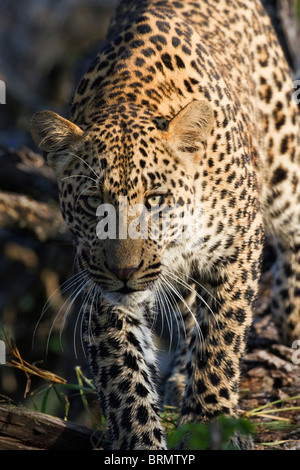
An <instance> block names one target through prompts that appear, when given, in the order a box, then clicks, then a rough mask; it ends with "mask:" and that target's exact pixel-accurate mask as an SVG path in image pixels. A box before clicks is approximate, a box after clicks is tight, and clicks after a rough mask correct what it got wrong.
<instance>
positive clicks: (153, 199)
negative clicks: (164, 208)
mask: <svg viewBox="0 0 300 470" xmlns="http://www.w3.org/2000/svg"><path fill="white" fill-rule="evenodd" d="M163 202H164V196H163V195H162V194H153V195H152V196H149V197H147V199H146V207H147V208H148V209H151V208H154V209H155V208H156V207H158V206H160V205H161V204H162V203H163Z"/></svg>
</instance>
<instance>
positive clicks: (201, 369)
mask: <svg viewBox="0 0 300 470" xmlns="http://www.w3.org/2000/svg"><path fill="white" fill-rule="evenodd" d="M31 134H32V137H33V140H34V141H35V143H36V144H37V146H38V147H39V148H40V149H41V150H42V151H43V152H44V155H45V158H46V160H47V162H48V164H49V165H50V166H51V167H52V168H53V169H54V171H55V174H56V177H57V181H58V187H59V199H60V206H61V211H62V214H63V218H64V220H65V222H66V224H67V226H68V227H69V230H70V232H71V234H72V237H73V240H74V246H75V248H76V263H77V269H78V274H77V276H78V277H77V278H76V282H77V286H78V291H80V293H81V294H82V305H81V310H82V323H83V327H82V328H83V333H82V334H83V341H84V345H85V346H84V347H85V350H86V354H87V358H88V362H89V366H90V370H91V374H92V377H93V381H94V384H95V388H96V390H97V394H98V398H99V403H100V406H101V409H102V411H103V413H104V416H105V419H106V425H107V429H108V436H109V442H110V448H111V449H119V450H120V449H124V450H140V449H145V450H151V449H152V450H164V449H166V448H167V438H166V435H165V434H166V433H165V429H164V427H163V425H162V422H161V415H160V413H161V409H162V406H164V405H165V404H169V405H171V406H177V407H178V409H179V412H178V416H179V417H178V422H177V426H178V428H180V427H181V426H183V425H185V424H186V423H190V422H202V423H210V422H212V421H213V420H215V419H217V417H218V416H220V415H225V416H232V417H238V416H239V405H238V398H239V383H240V375H241V367H242V364H243V359H244V356H245V352H246V345H247V338H248V335H249V331H250V329H251V324H252V319H253V313H254V312H255V306H256V302H257V296H258V291H259V287H260V275H261V270H262V257H263V249H264V245H265V242H266V240H268V241H270V242H271V243H272V246H273V249H274V253H275V254H276V257H275V259H274V263H275V264H274V270H273V277H274V286H273V291H272V299H271V306H270V309H271V311H272V315H273V318H274V322H275V324H276V326H277V329H278V335H279V337H280V341H282V342H283V343H284V344H287V345H289V346H291V344H292V342H293V341H294V340H297V339H299V338H300V321H299V320H300V318H299V317H300V230H299V227H300V183H299V180H300V165H299V163H300V145H299V144H300V142H299V139H300V120H299V109H298V107H297V103H296V102H295V100H294V99H293V84H292V78H291V71H290V69H289V66H288V64H287V61H286V58H285V55H284V53H283V51H282V49H281V46H280V44H279V42H278V39H277V37H276V33H275V31H274V29H273V26H272V24H271V22H270V18H269V16H268V15H267V13H266V11H265V10H264V7H263V6H262V4H261V2H260V0H243V1H241V0H187V1H186V0H185V1H184V2H183V0H139V1H133V0H122V1H121V2H119V4H118V6H117V7H116V10H115V13H114V14H113V16H112V19H111V22H110V26H109V28H108V33H107V36H106V40H105V41H104V43H103V44H102V45H101V50H100V51H99V54H98V55H97V56H96V58H95V59H94V61H93V62H92V63H91V65H90V66H89V68H88V70H87V71H86V73H85V74H84V75H83V77H82V79H81V80H80V81H79V84H78V87H77V89H76V91H75V93H74V96H73V99H72V102H71V104H70V113H69V116H68V118H65V117H63V116H61V115H59V114H57V113H56V112H54V111H50V110H43V111H37V112H36V113H35V114H34V116H33V117H32V120H31ZM136 206H137V207H140V211H132V208H133V207H136ZM110 209H113V212H112V211H111V210H110ZM108 215H109V216H108ZM166 215H169V218H168V221H169V223H168V224H167V223H164V221H165V218H166ZM153 220H156V224H154V227H155V230H151V227H150V225H151V226H152V225H153ZM129 229H131V235H132V236H129V232H130V230H129ZM160 332H167V335H168V336H169V342H172V344H173V345H174V347H173V348H172V355H170V364H169V372H168V373H165V374H163V373H162V369H163V363H162V362H159V359H158V358H159V354H160V353H161V349H162V348H163V347H164V345H162V344H163V343H162V342H160V341H159V340H160V339H161V338H160V336H162V334H160ZM166 344H167V343H166ZM166 349H168V345H167V346H166ZM162 376H163V378H161V377H162ZM233 440H234V442H235V445H236V447H237V448H240V449H249V448H251V445H252V444H251V442H250V441H251V439H249V438H244V437H243V436H241V435H240V434H235V436H234V438H233ZM186 445H187V444H186V442H184V441H183V444H182V445H181V448H185V446H186ZM179 447H180V446H179Z"/></svg>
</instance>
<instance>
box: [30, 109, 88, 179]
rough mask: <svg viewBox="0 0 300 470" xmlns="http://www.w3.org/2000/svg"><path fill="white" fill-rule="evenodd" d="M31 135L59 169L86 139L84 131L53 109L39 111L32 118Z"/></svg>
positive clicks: (53, 165) (48, 159) (51, 162)
mask: <svg viewBox="0 0 300 470" xmlns="http://www.w3.org/2000/svg"><path fill="white" fill-rule="evenodd" d="M30 130H31V135H32V138H33V140H34V141H35V143H36V144H37V146H38V147H39V148H40V149H41V150H43V151H44V152H45V153H46V154H47V161H48V163H49V165H50V166H52V167H53V168H54V170H56V171H59V170H61V169H62V168H63V167H65V166H66V165H67V163H68V162H69V160H70V157H68V153H71V152H72V151H73V152H74V151H75V150H76V149H78V148H79V147H80V145H81V144H82V142H83V140H84V132H83V130H82V129H80V127H78V126H77V125H76V124H74V123H73V122H71V121H68V120H67V119H65V118H63V117H61V116H59V115H58V114H56V113H54V112H53V111H39V112H37V113H35V114H34V115H33V117H32V119H31V125H30Z"/></svg>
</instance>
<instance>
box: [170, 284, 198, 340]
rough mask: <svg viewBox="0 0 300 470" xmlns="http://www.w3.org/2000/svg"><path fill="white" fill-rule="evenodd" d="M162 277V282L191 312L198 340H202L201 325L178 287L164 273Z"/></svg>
mask: <svg viewBox="0 0 300 470" xmlns="http://www.w3.org/2000/svg"><path fill="white" fill-rule="evenodd" d="M163 279H164V282H165V283H166V284H167V285H168V286H169V288H170V289H171V290H172V291H173V292H174V293H175V295H176V296H177V297H178V298H179V299H180V300H181V301H182V302H183V303H184V304H185V306H186V308H187V309H188V311H189V312H190V314H191V316H192V318H193V320H194V322H195V327H196V330H197V333H198V337H199V341H200V343H202V342H203V341H204V338H203V334H202V331H201V327H200V325H199V323H198V321H197V318H196V317H195V315H194V314H193V312H192V310H191V309H190V307H189V305H188V304H187V303H186V301H185V299H184V297H183V296H182V295H181V293H180V292H179V291H178V289H176V287H175V286H174V285H173V284H172V283H171V282H170V281H169V280H168V279H166V277H165V275H163Z"/></svg>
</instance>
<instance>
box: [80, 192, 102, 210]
mask: <svg viewBox="0 0 300 470" xmlns="http://www.w3.org/2000/svg"><path fill="white" fill-rule="evenodd" d="M81 200H82V202H83V205H84V208H85V209H87V210H88V211H90V212H93V214H95V215H96V210H97V208H98V206H99V205H100V204H101V199H100V197H99V196H95V195H92V194H91V195H85V196H82V197H81Z"/></svg>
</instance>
